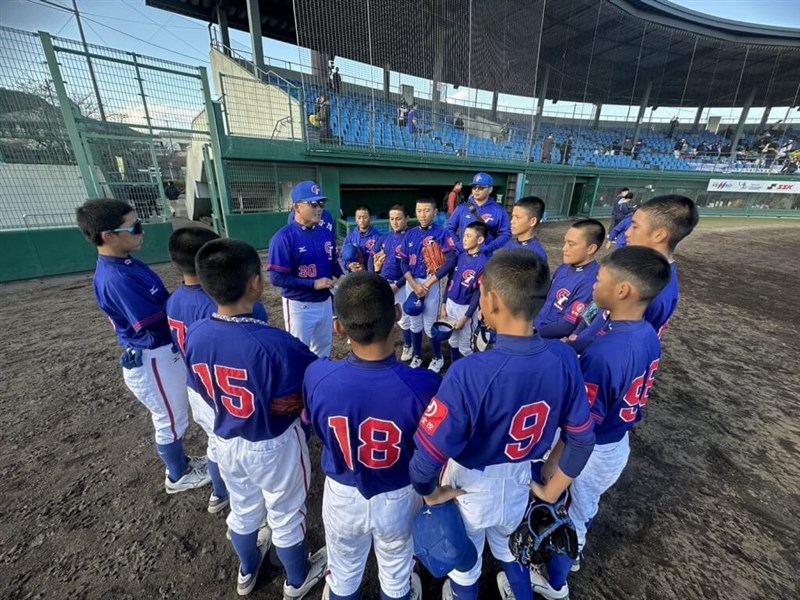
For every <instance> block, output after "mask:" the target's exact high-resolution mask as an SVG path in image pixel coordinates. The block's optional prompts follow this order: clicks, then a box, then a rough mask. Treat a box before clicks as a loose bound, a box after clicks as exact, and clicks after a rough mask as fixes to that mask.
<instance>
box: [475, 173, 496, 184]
mask: <svg viewBox="0 0 800 600" xmlns="http://www.w3.org/2000/svg"><path fill="white" fill-rule="evenodd" d="M472 185H482V186H484V187H493V186H494V179H492V176H491V175H489V174H488V173H477V174H476V175H475V177H473V178H472Z"/></svg>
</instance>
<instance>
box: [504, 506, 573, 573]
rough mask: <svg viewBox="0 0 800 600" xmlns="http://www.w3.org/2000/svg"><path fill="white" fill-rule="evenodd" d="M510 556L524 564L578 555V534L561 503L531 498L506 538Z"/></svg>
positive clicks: (539, 563)
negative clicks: (516, 524)
mask: <svg viewBox="0 0 800 600" xmlns="http://www.w3.org/2000/svg"><path fill="white" fill-rule="evenodd" d="M508 547H509V549H510V550H511V553H512V554H513V555H514V558H515V559H516V560H517V562H519V563H520V564H522V565H523V566H525V567H527V566H530V565H541V564H545V563H547V561H549V560H550V558H552V557H553V555H555V554H566V555H567V556H569V557H570V558H571V559H572V560H575V559H576V558H577V557H578V535H577V534H576V533H575V525H574V524H573V523H572V519H570V518H569V514H567V509H566V507H565V506H564V504H563V503H562V504H549V503H547V502H542V501H541V500H539V499H538V498H535V497H534V498H533V499H532V500H531V502H530V504H528V508H527V509H526V510H525V517H524V518H523V519H522V523H520V525H519V527H517V529H516V531H514V533H512V534H511V537H509V538H508Z"/></svg>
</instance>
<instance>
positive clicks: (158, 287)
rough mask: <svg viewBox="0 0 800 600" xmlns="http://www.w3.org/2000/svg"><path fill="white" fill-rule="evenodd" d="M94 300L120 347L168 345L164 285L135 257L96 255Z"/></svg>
mask: <svg viewBox="0 0 800 600" xmlns="http://www.w3.org/2000/svg"><path fill="white" fill-rule="evenodd" d="M94 297H95V298H96V299H97V304H98V305H99V306H100V308H101V309H102V311H103V312H104V313H106V315H107V316H108V318H109V320H110V321H111V324H112V325H113V326H114V330H115V331H116V332H117V340H118V342H119V345H120V346H122V347H123V348H135V349H136V350H145V349H153V348H160V347H161V346H166V345H167V344H171V343H172V338H171V337H170V335H169V325H167V313H166V310H165V304H166V302H167V298H168V297H169V292H168V291H167V288H166V286H164V282H163V281H161V278H160V277H159V276H158V275H156V274H155V272H154V271H153V270H152V269H151V268H150V267H148V266H147V265H146V264H144V263H143V262H142V261H140V260H139V259H137V258H133V257H132V256H128V257H127V258H118V257H113V256H102V255H101V256H99V257H98V259H97V270H96V271H95V273H94Z"/></svg>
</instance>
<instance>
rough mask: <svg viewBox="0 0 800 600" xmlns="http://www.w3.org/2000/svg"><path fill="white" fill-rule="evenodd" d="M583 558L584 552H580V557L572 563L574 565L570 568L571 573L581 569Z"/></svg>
mask: <svg viewBox="0 0 800 600" xmlns="http://www.w3.org/2000/svg"><path fill="white" fill-rule="evenodd" d="M581 558H583V552H581V553H580V554H578V558H576V559H575V562H574V563H572V566H571V567H570V568H569V572H570V573H577V572H578V571H580V570H581Z"/></svg>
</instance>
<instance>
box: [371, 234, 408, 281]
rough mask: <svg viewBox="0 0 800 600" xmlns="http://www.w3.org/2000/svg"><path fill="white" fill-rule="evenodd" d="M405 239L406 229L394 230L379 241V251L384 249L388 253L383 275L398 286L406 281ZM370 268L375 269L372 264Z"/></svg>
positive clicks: (382, 269) (384, 262)
mask: <svg viewBox="0 0 800 600" xmlns="http://www.w3.org/2000/svg"><path fill="white" fill-rule="evenodd" d="M405 239H406V231H401V232H396V231H394V230H392V231H390V232H389V233H387V234H386V235H385V236H383V238H381V240H380V242H378V252H380V251H381V250H382V251H383V253H384V254H385V255H386V260H384V261H383V267H382V268H381V277H383V278H384V279H386V280H387V281H388V282H389V283H393V284H395V285H396V286H397V287H400V286H402V285H403V284H404V282H405V277H403V268H402V265H401V262H402V260H403V258H402V256H403V245H404V243H405ZM370 270H373V267H372V266H371V265H370Z"/></svg>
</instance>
